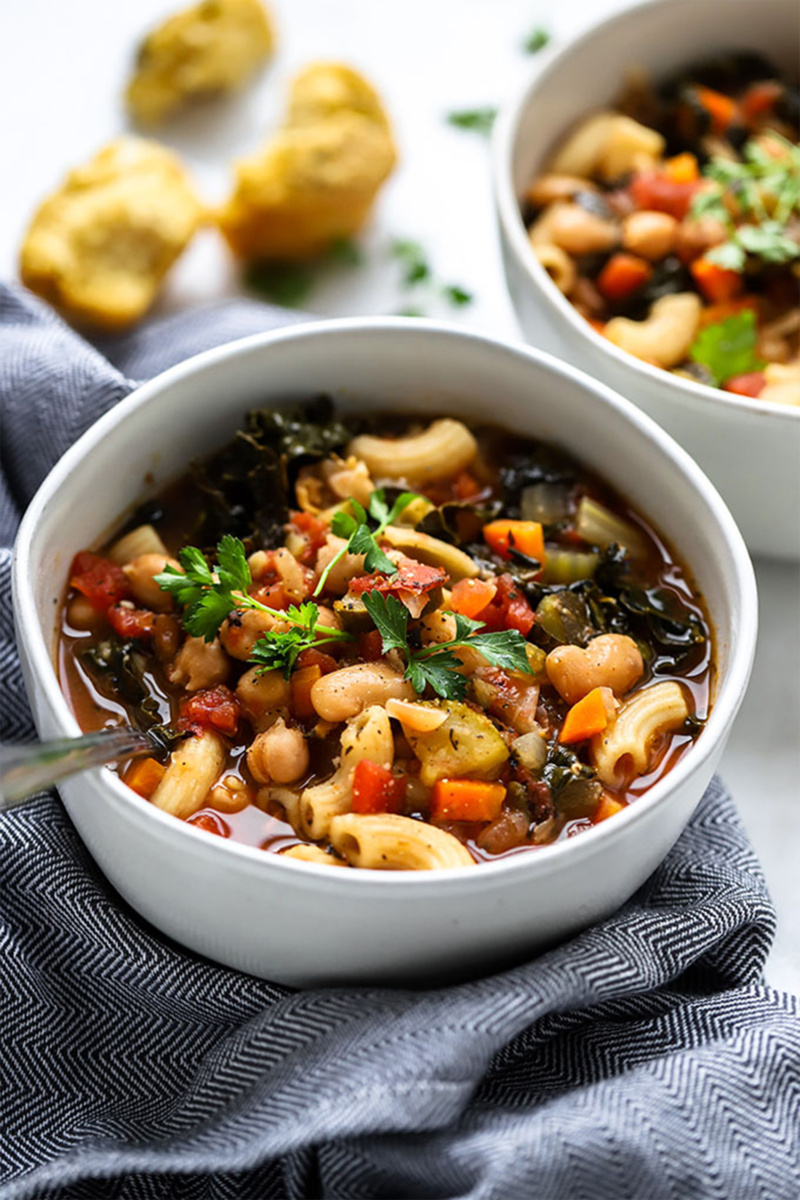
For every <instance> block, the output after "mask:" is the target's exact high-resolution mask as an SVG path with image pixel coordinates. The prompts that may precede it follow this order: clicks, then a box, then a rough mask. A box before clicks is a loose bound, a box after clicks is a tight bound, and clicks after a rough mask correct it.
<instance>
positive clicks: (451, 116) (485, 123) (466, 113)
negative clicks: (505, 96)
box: [447, 105, 497, 136]
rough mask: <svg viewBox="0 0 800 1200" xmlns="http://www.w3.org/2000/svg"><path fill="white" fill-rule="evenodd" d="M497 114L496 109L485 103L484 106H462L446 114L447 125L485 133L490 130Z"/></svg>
mask: <svg viewBox="0 0 800 1200" xmlns="http://www.w3.org/2000/svg"><path fill="white" fill-rule="evenodd" d="M496 116H497V109H496V108H492V107H491V106H489V105H487V106H486V107H485V108H464V109H460V110H458V111H456V112H449V113H448V114H447V123H448V125H454V126H455V128H456V129H468V130H471V131H472V132H473V133H482V134H484V136H485V135H487V134H489V133H491V132H492V127H493V125H494V122H495V117H496Z"/></svg>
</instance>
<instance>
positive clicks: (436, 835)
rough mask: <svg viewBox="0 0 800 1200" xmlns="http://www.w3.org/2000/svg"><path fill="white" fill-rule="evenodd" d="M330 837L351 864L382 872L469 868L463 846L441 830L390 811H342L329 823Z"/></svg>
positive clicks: (470, 858) (468, 854)
mask: <svg viewBox="0 0 800 1200" xmlns="http://www.w3.org/2000/svg"><path fill="white" fill-rule="evenodd" d="M330 840H331V845H332V846H333V847H334V849H335V850H338V852H339V853H340V854H342V855H343V856H344V857H345V858H346V859H347V861H348V862H349V863H350V864H351V865H352V866H354V867H369V868H371V869H373V870H375V869H377V870H383V871H433V870H444V869H447V868H453V867H472V866H474V865H475V860H474V859H473V858H472V855H471V854H470V852H469V850H467V848H466V846H463V845H462V844H461V842H459V840H458V838H454V837H453V835H452V834H451V833H447V832H446V831H445V830H444V829H437V828H436V826H435V825H428V824H426V823H424V822H422V821H413V820H412V819H411V818H410V817H399V816H395V815H393V814H391V813H377V814H375V815H372V816H361V815H359V814H358V813H345V814H344V815H343V816H338V817H334V818H333V820H332V821H331V824H330Z"/></svg>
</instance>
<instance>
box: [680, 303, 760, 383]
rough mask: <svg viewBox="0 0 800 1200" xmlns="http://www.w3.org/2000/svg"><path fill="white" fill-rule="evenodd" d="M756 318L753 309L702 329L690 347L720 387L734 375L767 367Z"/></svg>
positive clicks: (690, 352) (744, 310)
mask: <svg viewBox="0 0 800 1200" xmlns="http://www.w3.org/2000/svg"><path fill="white" fill-rule="evenodd" d="M757 344H758V332H757V330H756V315H755V313H754V312H753V310H752V309H751V308H745V309H743V310H742V311H741V312H738V313H734V314H733V315H732V316H730V317H727V318H726V319H725V320H724V321H720V322H718V323H717V324H716V325H707V326H706V328H705V329H702V330H701V331H700V333H699V334H698V335H697V337H696V338H695V340H694V342H693V343H692V345H691V347H690V348H689V357H690V358H691V359H692V361H693V362H696V363H700V364H701V365H702V366H704V367H707V368H708V370H709V371H710V372H711V374H712V375H713V376H714V379H715V381H716V383H717V385H718V386H719V385H720V384H723V383H726V382H727V380H729V379H731V378H732V377H733V376H734V375H747V374H749V373H750V372H751V371H760V370H761V368H762V367H763V366H764V362H763V360H762V359H760V358H759V357H758V354H757V352H756V347H757Z"/></svg>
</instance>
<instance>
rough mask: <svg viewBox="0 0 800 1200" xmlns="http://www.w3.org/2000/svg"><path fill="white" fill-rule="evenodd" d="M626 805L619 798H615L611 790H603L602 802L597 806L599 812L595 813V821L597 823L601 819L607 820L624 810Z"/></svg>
mask: <svg viewBox="0 0 800 1200" xmlns="http://www.w3.org/2000/svg"><path fill="white" fill-rule="evenodd" d="M625 807H626V805H624V804H621V803H620V801H619V800H615V799H614V797H613V796H612V795H611V793H610V792H606V791H605V790H604V791H603V794H602V796H601V797H600V803H599V804H598V806H597V812H596V813H595V814H594V823H595V825H597V824H598V823H599V822H600V821H605V820H606V819H607V818H608V817H613V816H614V813H618V812H622V810H623V808H625Z"/></svg>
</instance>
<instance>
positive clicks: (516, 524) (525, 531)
mask: <svg viewBox="0 0 800 1200" xmlns="http://www.w3.org/2000/svg"><path fill="white" fill-rule="evenodd" d="M483 538H484V541H485V542H486V544H487V545H488V546H491V548H492V549H493V550H494V551H495V553H496V554H499V555H501V556H502V557H503V558H510V557H511V551H512V550H518V551H519V552H520V554H524V555H525V556H526V557H527V558H535V559H536V561H537V562H538V563H541V564H542V565H544V534H543V532H542V526H541V524H540V523H539V522H538V521H490V522H489V524H488V525H484V527H483Z"/></svg>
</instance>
